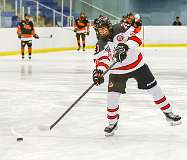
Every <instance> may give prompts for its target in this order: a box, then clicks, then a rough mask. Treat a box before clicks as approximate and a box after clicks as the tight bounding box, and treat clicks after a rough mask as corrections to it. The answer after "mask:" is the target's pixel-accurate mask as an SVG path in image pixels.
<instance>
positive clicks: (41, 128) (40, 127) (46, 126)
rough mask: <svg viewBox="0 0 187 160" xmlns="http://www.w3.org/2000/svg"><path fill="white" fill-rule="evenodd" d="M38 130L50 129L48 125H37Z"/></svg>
mask: <svg viewBox="0 0 187 160" xmlns="http://www.w3.org/2000/svg"><path fill="white" fill-rule="evenodd" d="M37 128H38V129H39V130H40V131H50V126H48V125H38V127H37Z"/></svg>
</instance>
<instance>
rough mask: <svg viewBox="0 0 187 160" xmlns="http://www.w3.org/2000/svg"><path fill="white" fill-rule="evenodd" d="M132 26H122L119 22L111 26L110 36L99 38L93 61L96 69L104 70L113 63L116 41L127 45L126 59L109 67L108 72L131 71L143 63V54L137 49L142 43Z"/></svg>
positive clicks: (123, 72)
mask: <svg viewBox="0 0 187 160" xmlns="http://www.w3.org/2000/svg"><path fill="white" fill-rule="evenodd" d="M134 30H135V28H134V27H132V26H123V25H122V24H121V23H119V24H116V25H114V26H113V28H112V36H111V37H110V38H108V39H107V40H104V39H99V40H98V42H97V44H96V53H95V54H94V62H95V65H96V68H97V69H101V70H103V71H104V70H106V69H107V68H108V67H109V66H110V64H112V63H113V61H114V60H115V59H114V54H115V52H114V51H115V47H116V46H117V45H118V43H125V44H127V45H128V46H129V50H128V52H127V57H126V59H125V60H124V61H123V62H122V63H120V62H118V63H116V65H115V66H114V67H113V68H112V69H111V71H110V73H113V74H125V73H129V72H132V71H134V70H136V69H138V68H140V67H141V66H143V65H144V61H143V56H142V54H141V53H140V51H139V46H140V45H141V44H142V41H141V38H140V35H139V33H135V32H134Z"/></svg>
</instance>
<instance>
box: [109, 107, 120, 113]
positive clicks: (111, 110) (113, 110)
mask: <svg viewBox="0 0 187 160" xmlns="http://www.w3.org/2000/svg"><path fill="white" fill-rule="evenodd" d="M118 109H119V106H118V107H117V108H113V109H110V108H107V111H108V112H116V111H117V110H118Z"/></svg>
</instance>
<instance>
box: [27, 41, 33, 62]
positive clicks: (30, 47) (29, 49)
mask: <svg viewBox="0 0 187 160" xmlns="http://www.w3.org/2000/svg"><path fill="white" fill-rule="evenodd" d="M27 46H28V54H29V59H31V56H32V40H30V41H27Z"/></svg>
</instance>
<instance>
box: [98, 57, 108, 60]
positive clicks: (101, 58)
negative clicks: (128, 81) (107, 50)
mask: <svg viewBox="0 0 187 160" xmlns="http://www.w3.org/2000/svg"><path fill="white" fill-rule="evenodd" d="M103 59H107V60H109V61H110V59H109V58H108V56H102V57H100V58H99V59H98V61H100V60H103Z"/></svg>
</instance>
